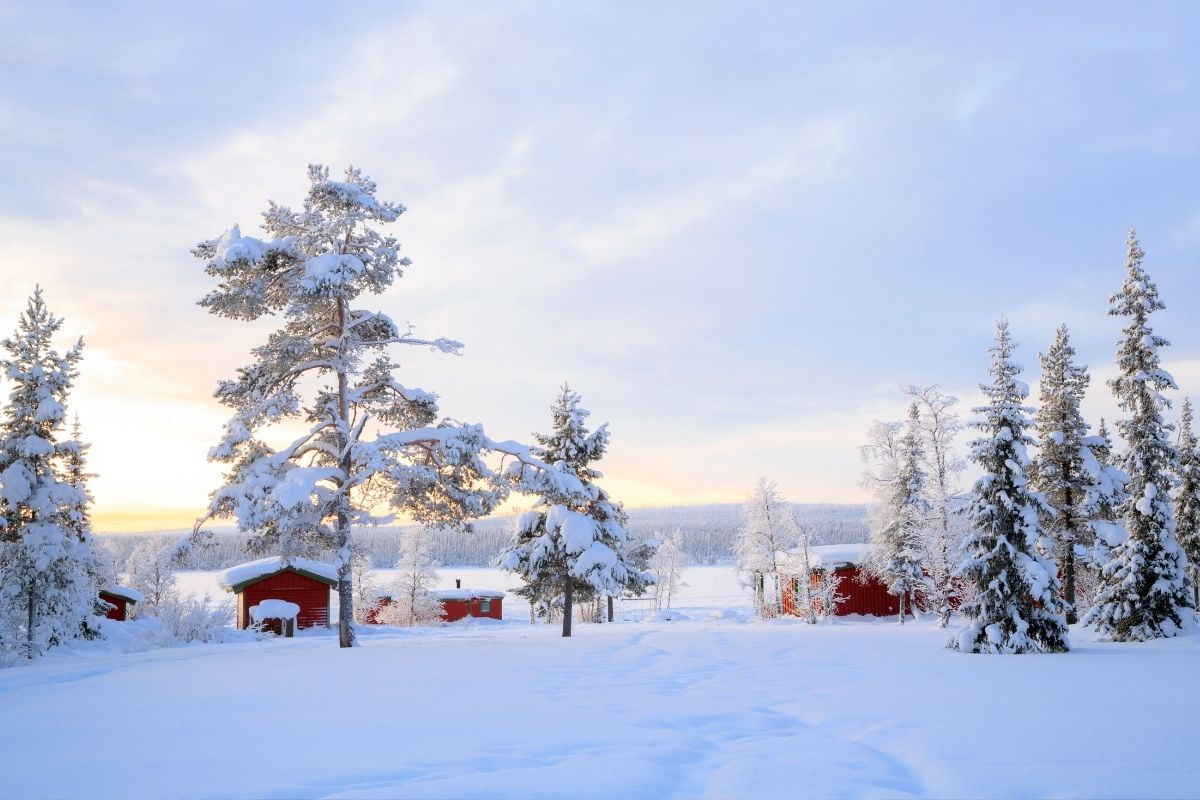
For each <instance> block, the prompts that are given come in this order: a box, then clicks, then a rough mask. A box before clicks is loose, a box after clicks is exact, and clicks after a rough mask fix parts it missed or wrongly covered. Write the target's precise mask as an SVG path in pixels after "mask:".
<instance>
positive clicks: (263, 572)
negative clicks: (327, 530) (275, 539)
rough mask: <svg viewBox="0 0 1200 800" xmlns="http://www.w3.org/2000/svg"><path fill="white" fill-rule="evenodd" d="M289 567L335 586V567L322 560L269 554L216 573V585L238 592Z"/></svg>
mask: <svg viewBox="0 0 1200 800" xmlns="http://www.w3.org/2000/svg"><path fill="white" fill-rule="evenodd" d="M285 569H290V570H292V571H294V572H298V573H300V574H301V575H304V576H306V577H309V578H312V579H313V580H318V581H321V582H322V583H327V584H329V585H330V586H337V583H338V578H337V568H336V567H334V566H333V565H332V564H326V563H324V562H322V561H311V560H309V559H307V558H290V559H287V560H286V562H285V559H284V558H283V556H270V557H268V558H260V559H258V560H257V561H247V562H246V563H245V564H238V565H237V566H234V567H230V568H229V569H227V570H225V571H224V572H221V573H219V574H218V575H217V585H218V586H220V587H221V588H222V589H224V590H225V591H227V592H240V591H241V590H242V589H244V588H245V587H246V586H247V585H248V584H251V583H254V582H255V581H258V580H261V579H263V578H267V577H270V576H271V575H274V574H276V573H278V572H283V571H284V570H285Z"/></svg>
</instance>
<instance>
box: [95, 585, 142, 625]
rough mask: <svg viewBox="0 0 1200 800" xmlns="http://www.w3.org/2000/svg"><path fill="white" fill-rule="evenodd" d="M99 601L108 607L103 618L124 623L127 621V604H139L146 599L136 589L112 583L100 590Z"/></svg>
mask: <svg viewBox="0 0 1200 800" xmlns="http://www.w3.org/2000/svg"><path fill="white" fill-rule="evenodd" d="M100 599H101V600H103V601H104V602H105V603H108V605H109V606H110V608H109V609H108V611H106V612H105V614H104V616H106V617H108V618H109V619H115V620H117V621H118V622H124V621H125V620H127V619H129V604H130V603H140V602H142V601H143V600H145V599H146V598H145V597H143V596H142V593H141V592H139V591H138V590H137V589H130V588H129V587H128V586H120V585H118V584H115V583H113V584H109V585H108V586H105V587H104V588H103V589H101V590H100Z"/></svg>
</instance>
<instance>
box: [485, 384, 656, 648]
mask: <svg viewBox="0 0 1200 800" xmlns="http://www.w3.org/2000/svg"><path fill="white" fill-rule="evenodd" d="M579 399H580V398H579V395H578V394H576V393H575V392H572V391H571V388H570V387H569V386H568V385H566V384H563V387H562V390H561V392H560V393H559V396H558V399H557V401H556V402H555V404H554V405H553V406H552V407H551V409H550V411H551V415H552V418H553V424H552V432H551V433H549V434H545V435H543V434H534V438H535V439H536V440H537V442H538V445H537V446H536V447H534V448H532V449H531V452H532V453H533V455H534V456H536V457H537V458H540V459H541V460H542V461H544V462H545V463H547V464H554V465H555V466H557V467H558V468H559V469H561V470H563V471H565V472H567V473H568V474H570V475H572V476H574V477H575V478H577V479H578V481H579V482H580V483H581V484H582V485H583V488H584V492H581V493H574V494H565V493H563V492H561V491H559V490H557V489H553V488H551V489H550V490H549V491H544V492H543V493H542V497H541V499H540V500H539V501H538V502H537V504H536V505H535V506H534V508H533V510H532V511H528V512H526V513H524V514H521V515H520V516H519V517H518V518H517V521H516V524H515V525H514V528H513V539H512V542H511V543H510V544H509V546H508V548H507V549H506V550H505V551H504V552H502V553H501V554H500V556H499V557H498V558H497V562H496V563H497V564H498V565H499V566H500V567H501V568H503V569H505V570H507V571H509V572H513V573H516V574H517V575H520V576H521V578H522V579H523V580H524V581H525V583H526V586H525V588H524V592H523V593H524V595H525V596H526V597H529V598H530V599H531V601H534V602H536V601H541V602H543V603H546V602H550V603H553V600H554V598H555V597H556V596H558V595H561V597H562V603H563V628H562V635H563V636H570V635H571V618H572V613H573V604H574V602H575V600H576V599H578V600H580V601H586V600H588V599H591V598H593V597H594V596H595V595H596V594H597V593H599V594H610V595H619V594H621V592H623V591H625V590H626V588H629V587H631V586H635V585H640V586H643V587H644V586H645V583H646V577H647V576H645V575H644V574H641V573H637V571H636V570H634V569H631V568H630V565H629V564H627V563H626V561H625V543H626V542H627V540H628V538H629V537H628V534H627V533H626V532H625V512H624V510H622V508H621V504H620V503H616V502H614V501H613V500H612V499H611V498H609V496H608V493H607V492H605V491H604V490H603V489H601V488H600V487H599V486H598V485H597V484H596V483H595V481H596V480H597V479H599V478H600V477H602V475H601V473H600V472H599V471H598V470H596V469H593V468H592V466H591V464H592V463H594V462H596V461H599V460H600V458H601V457H603V455H604V451H605V449H607V447H608V435H609V434H608V426H607V424H605V425H601V426H600V427H598V428H597V429H596V430H595V431H594V432H592V433H589V432H588V430H587V427H586V426H585V424H584V421H585V419H586V418H587V416H588V413H589V412H588V411H587V410H586V409H584V408H582V407H580V405H579Z"/></svg>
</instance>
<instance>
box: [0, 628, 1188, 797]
mask: <svg viewBox="0 0 1200 800" xmlns="http://www.w3.org/2000/svg"><path fill="white" fill-rule="evenodd" d="M558 633H559V632H558V631H557V630H556V629H555V628H554V627H553V626H529V625H516V624H511V625H502V624H501V625H486V624H481V625H474V626H451V627H444V628H417V629H394V628H390V629H389V628H371V629H368V630H366V631H365V632H364V635H363V636H362V640H361V642H362V646H361V647H358V648H355V649H354V650H351V651H342V650H339V649H338V648H337V647H336V638H335V636H334V634H333V633H332V632H330V633H328V634H325V633H322V634H319V635H309V636H304V637H300V638H296V639H274V640H264V641H241V642H236V643H231V644H223V645H198V646H192V647H184V648H175V649H168V650H157V651H150V652H144V653H131V654H107V653H103V652H101V653H97V654H91V655H87V656H85V655H84V653H83V651H80V650H74V651H65V652H64V653H62V654H61V655H58V656H50V657H48V658H46V659H44V660H43V661H42V662H39V663H37V664H34V665H32V666H29V667H19V668H13V669H9V670H5V671H3V672H0V709H3V713H4V717H5V720H6V722H7V723H8V729H9V730H12V731H20V732H21V735H20V736H15V737H11V738H10V740H9V741H8V742H6V745H5V750H4V756H3V760H4V768H5V780H4V782H3V783H2V784H0V796H2V797H5V798H30V799H31V800H32V799H34V798H70V797H89V798H150V797H178V798H206V797H229V798H250V797H264V798H272V797H273V798H322V797H338V798H405V797H414V798H453V797H472V798H477V797H488V798H514V799H515V798H540V797H556V798H557V797H568V798H590V797H606V798H607V797H622V798H626V797H629V798H642V797H645V798H659V797H680V798H682V797H710V798H731V797H739V798H740V797H753V798H756V799H759V798H764V799H765V798H794V797H1048V796H1054V797H1188V796H1192V797H1194V796H1195V794H1196V787H1198V786H1200V767H1198V766H1197V764H1196V761H1195V759H1194V753H1195V752H1196V747H1197V744H1200V741H1198V736H1197V733H1196V729H1195V725H1194V721H1193V720H1192V719H1191V716H1192V715H1191V714H1190V713H1181V711H1183V710H1185V709H1195V708H1197V707H1200V687H1198V686H1197V683H1196V681H1194V680H1193V676H1194V666H1195V664H1196V663H1197V658H1200V637H1197V636H1187V637H1183V638H1179V639H1175V640H1168V641H1158V642H1151V643H1147V644H1140V645H1116V644H1099V643H1092V642H1083V643H1079V644H1077V648H1076V650H1075V652H1073V653H1072V654H1070V655H1023V656H979V655H965V654H959V653H953V652H950V651H947V650H945V649H943V647H942V644H943V643H944V641H945V639H946V636H947V634H946V632H944V631H941V630H938V629H936V628H934V627H932V626H930V625H928V624H925V623H918V624H911V625H906V626H904V627H903V628H901V627H900V626H898V625H893V624H888V623H882V622H862V621H854V622H843V623H840V624H830V625H818V626H808V625H805V624H802V623H798V622H791V621H783V622H771V623H739V622H731V621H713V620H708V619H705V620H703V621H691V622H682V623H646V624H616V625H585V626H580V627H579V628H578V629H577V632H576V635H575V637H573V638H572V639H570V640H563V639H562V638H561V637H560V636H559V635H558ZM1135 678H1136V680H1137V681H1138V682H1139V683H1140V684H1141V685H1144V686H1147V687H1158V690H1157V691H1154V692H1152V693H1149V694H1139V693H1133V692H1123V691H1116V692H1114V691H1112V690H1113V688H1114V687H1121V686H1128V685H1130V683H1131V682H1132V681H1133V680H1134V679H1135ZM1166 687H1170V691H1166ZM1099 698H1104V700H1103V701H1101V700H1099Z"/></svg>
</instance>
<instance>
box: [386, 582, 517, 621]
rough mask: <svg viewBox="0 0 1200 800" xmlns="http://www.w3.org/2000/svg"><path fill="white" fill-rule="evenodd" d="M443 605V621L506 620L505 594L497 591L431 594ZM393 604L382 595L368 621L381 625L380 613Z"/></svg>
mask: <svg viewBox="0 0 1200 800" xmlns="http://www.w3.org/2000/svg"><path fill="white" fill-rule="evenodd" d="M430 594H431V595H433V597H434V598H436V599H437V601H438V602H439V603H441V604H442V621H443V622H457V621H458V620H460V619H466V618H467V617H475V618H486V619H504V592H501V591H497V590H495V589H439V590H437V591H433V592H430ZM391 604H392V598H391V597H390V596H389V595H380V596H379V597H378V598H376V600H375V605H374V606H373V607H372V608H370V609H369V610H368V611H367V614H366V621H367V622H368V623H369V624H371V625H380V624H382V620H381V619H380V616H381V615H380V611H381V610H382V609H383V608H384V607H385V606H389V605H391Z"/></svg>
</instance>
